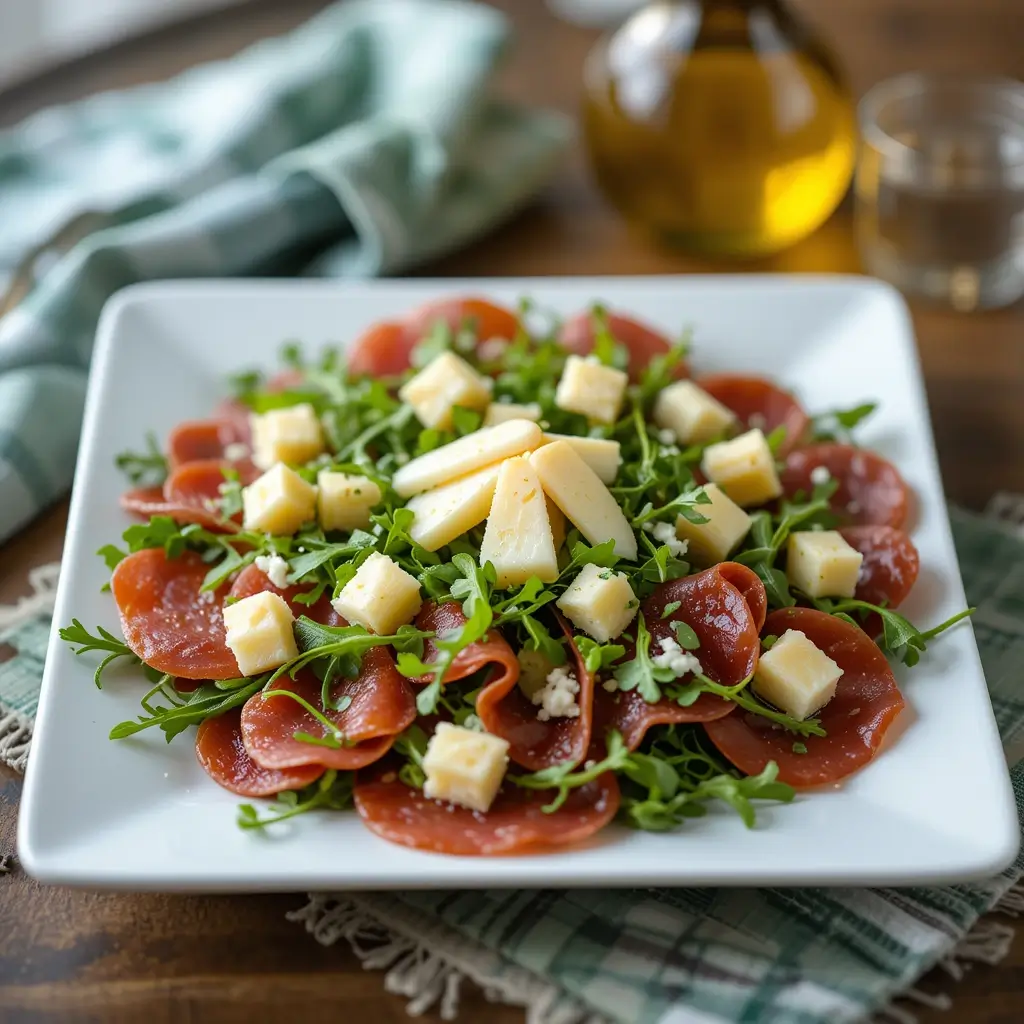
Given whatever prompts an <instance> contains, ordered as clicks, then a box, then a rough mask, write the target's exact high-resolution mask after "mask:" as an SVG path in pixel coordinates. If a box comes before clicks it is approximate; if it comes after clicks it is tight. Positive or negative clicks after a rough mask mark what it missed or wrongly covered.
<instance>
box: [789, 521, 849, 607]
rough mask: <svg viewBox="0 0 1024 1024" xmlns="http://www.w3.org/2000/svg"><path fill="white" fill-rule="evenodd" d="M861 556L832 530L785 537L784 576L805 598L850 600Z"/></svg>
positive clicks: (802, 532) (804, 532)
mask: <svg viewBox="0 0 1024 1024" xmlns="http://www.w3.org/2000/svg"><path fill="white" fill-rule="evenodd" d="M863 561H864V556H863V555H862V554H861V553H860V552H859V551H858V550H857V549H856V548H854V547H851V546H850V545H849V544H847V543H846V540H845V539H844V538H843V535H842V534H841V533H839V532H838V531H836V530H801V531H799V532H797V533H791V534H790V535H789V543H788V545H787V547H786V576H787V577H789V582H790V583H792V584H793V586H794V587H798V588H799V589H800V590H802V591H803V592H804V593H805V594H806V595H807V596H808V597H853V592H854V591H855V590H856V589H857V578H858V576H860V566H861V562H863Z"/></svg>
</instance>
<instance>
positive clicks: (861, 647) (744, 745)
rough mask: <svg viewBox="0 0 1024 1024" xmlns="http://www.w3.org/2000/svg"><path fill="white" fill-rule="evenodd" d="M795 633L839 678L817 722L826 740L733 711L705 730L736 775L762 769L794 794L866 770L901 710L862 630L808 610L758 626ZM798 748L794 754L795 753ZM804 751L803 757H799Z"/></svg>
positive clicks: (886, 670) (775, 615)
mask: <svg viewBox="0 0 1024 1024" xmlns="http://www.w3.org/2000/svg"><path fill="white" fill-rule="evenodd" d="M787 629H795V630H799V632H801V633H803V634H804V635H805V636H806V637H807V639H808V640H810V641H811V643H813V644H814V645H815V646H816V647H818V648H820V649H821V650H822V651H824V652H825V653H826V654H827V655H828V656H829V657H830V658H831V659H832V660H833V661H834V662H835V663H836V664H837V665H838V666H839V667H840V668H841V669H842V670H843V675H842V678H841V679H840V680H839V685H838V688H837V689H836V695H835V697H833V698H832V700H831V701H829V703H828V704H826V705H825V707H824V708H822V709H821V711H820V712H819V713H818V714H817V716H816V717H817V718H818V719H819V720H820V722H821V725H822V728H824V729H825V731H826V733H827V735H826V736H807V737H798V736H795V735H794V734H793V733H792V732H789V731H788V730H786V729H780V728H777V727H775V726H774V725H773V723H771V722H770V721H768V719H766V718H762V717H760V716H758V715H753V714H749V713H747V712H745V711H743V710H742V709H740V710H739V711H738V712H737V713H736V714H733V715H729V716H727V717H726V718H721V719H718V720H717V721H714V722H707V723H705V726H704V728H705V729H706V730H707V734H708V736H709V737H710V739H711V742H712V743H714V745H715V746H716V747H717V748H718V750H719V751H720V752H721V753H722V754H723V755H724V756H725V757H726V758H727V759H728V760H729V761H731V762H732V763H733V764H734V765H735V766H736V767H737V768H739V769H740V771H742V772H745V773H746V774H747V775H756V774H757V773H758V772H760V771H762V770H763V769H764V767H765V765H766V764H767V763H768V762H769V761H774V762H775V763H776V764H777V765H778V766H779V780H780V781H781V782H788V783H789V784H790V785H791V786H795V787H797V788H806V787H809V786H820V785H824V784H826V783H830V782H838V781H839V780H840V779H844V778H846V777H847V776H848V775H851V774H852V773H853V772H855V771H857V770H858V769H859V768H862V767H863V766H864V765H865V764H867V763H868V762H869V761H870V760H871V759H872V758H873V757H874V756H875V754H876V753H877V752H878V746H879V744H880V743H881V742H882V739H883V737H884V736H885V733H886V731H887V730H888V728H889V726H890V725H892V723H893V721H894V720H895V718H896V716H897V715H898V714H899V713H900V711H901V710H902V709H903V704H904V702H903V697H902V696H901V694H900V691H899V687H898V686H897V685H896V679H895V677H894V676H893V674H892V669H891V668H890V667H889V663H888V662H887V661H886V660H885V655H884V654H882V652H881V651H880V650H879V649H878V647H877V646H876V645H875V644H874V643H873V642H872V640H871V638H870V637H869V636H868V635H867V634H866V633H865V632H864V631H863V630H861V629H858V628H857V627H856V626H852V625H851V624H850V623H848V622H844V621H843V620H842V619H837V618H836V617H835V616H833V615H828V614H827V613H825V612H819V611H817V610H816V609H813V608H783V609H781V610H780V611H775V612H772V613H771V615H769V616H768V618H767V620H766V621H765V624H764V630H765V634H766V635H773V636H781V635H782V634H783V633H785V632H786V630H787ZM797 744H802V747H800V746H799V745H798V746H797V750H794V749H793V748H794V745H797ZM803 748H806V753H798V752H797V751H799V750H800V749H803Z"/></svg>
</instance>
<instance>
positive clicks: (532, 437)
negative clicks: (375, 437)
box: [391, 420, 544, 498]
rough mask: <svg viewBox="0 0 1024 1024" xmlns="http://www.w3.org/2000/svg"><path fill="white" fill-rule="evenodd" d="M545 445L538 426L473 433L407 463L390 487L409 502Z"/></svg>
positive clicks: (510, 425)
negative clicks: (425, 492) (492, 464)
mask: <svg viewBox="0 0 1024 1024" xmlns="http://www.w3.org/2000/svg"><path fill="white" fill-rule="evenodd" d="M543 442H544V434H543V433H542V431H541V429H540V427H538V426H537V424H536V423H531V422H530V421H529V420H508V421H507V422H506V423H499V424H498V425H497V426H496V427H484V428H483V429H481V430H474V431H473V433H472V434H466V436H465V437H460V438H459V439H458V440H457V441H452V442H451V444H446V445H442V446H441V447H440V448H435V449H434V450H433V451H432V452H427V453H426V455H421V456H419V458H416V459H413V460H412V461H411V462H407V463H406V464H405V465H404V466H402V468H401V469H399V470H398V472H397V473H395V475H394V477H393V478H392V481H391V486H392V487H394V489H395V491H397V493H398V494H399V495H401V496H402V497H403V498H410V497H412V495H414V494H419V493H421V492H422V491H428V490H430V488H431V487H438V486H439V485H441V484H446V483H449V482H450V481H452V480H457V479H458V478H459V477H461V476H466V475H467V474H468V473H472V472H473V471H474V470H476V469H482V468H483V467H484V466H489V465H491V463H493V462H500V461H501V460H502V459H507V458H510V457H511V456H513V455H522V454H523V452H529V451H533V449H534V448H539V447H540V446H541V444H543Z"/></svg>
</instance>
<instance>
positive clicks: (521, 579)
mask: <svg viewBox="0 0 1024 1024" xmlns="http://www.w3.org/2000/svg"><path fill="white" fill-rule="evenodd" d="M485 562H490V563H491V564H492V565H493V566H494V569H495V571H496V572H497V574H498V580H497V586H498V587H513V586H518V585H519V584H522V583H525V582H526V581H527V580H528V579H529V578H530V577H531V576H538V577H539V578H540V579H541V580H543V581H544V582H545V583H552V582H554V581H555V580H556V579H558V559H557V558H556V556H555V542H554V540H553V538H552V536H551V523H550V522H549V520H548V509H547V504H546V502H545V499H544V491H543V489H542V488H541V485H540V478H539V477H538V476H537V471H536V470H535V469H534V468H533V466H531V465H530V462H529V460H528V459H525V458H523V457H522V456H517V457H515V458H511V459H506V460H505V461H504V462H503V463H502V464H501V468H500V469H499V471H498V482H497V484H496V486H495V489H494V499H493V500H492V502H491V510H490V512H489V513H488V515H487V528H486V529H485V530H484V539H483V543H482V544H481V545H480V564H481V565H483V564H484V563H485Z"/></svg>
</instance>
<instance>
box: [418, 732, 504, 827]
mask: <svg viewBox="0 0 1024 1024" xmlns="http://www.w3.org/2000/svg"><path fill="white" fill-rule="evenodd" d="M507 768H508V740H503V739H501V738H500V737H499V736H493V735H491V733H489V732H476V731H475V730H473V729H464V728H463V727H462V726H460V725H452V724H451V723H450V722H438V723H437V725H436V726H435V727H434V735H433V736H431V737H430V742H429V743H428V744H427V752H426V753H425V754H424V755H423V771H424V773H425V775H426V781H425V782H424V783H423V795H424V796H426V797H429V798H430V799H431V800H443V801H445V802H446V803H450V804H458V805H459V806H460V807H469V808H471V809H472V810H474V811H479V812H480V813H481V814H482V813H484V812H486V811H488V810H490V807H491V804H492V803H494V798H495V797H496V796H497V795H498V790H499V789H500V788H501V782H502V779H504V778H505V770H506V769H507Z"/></svg>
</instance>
